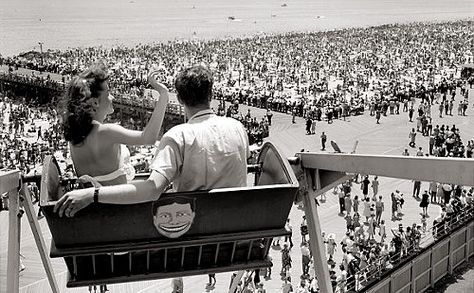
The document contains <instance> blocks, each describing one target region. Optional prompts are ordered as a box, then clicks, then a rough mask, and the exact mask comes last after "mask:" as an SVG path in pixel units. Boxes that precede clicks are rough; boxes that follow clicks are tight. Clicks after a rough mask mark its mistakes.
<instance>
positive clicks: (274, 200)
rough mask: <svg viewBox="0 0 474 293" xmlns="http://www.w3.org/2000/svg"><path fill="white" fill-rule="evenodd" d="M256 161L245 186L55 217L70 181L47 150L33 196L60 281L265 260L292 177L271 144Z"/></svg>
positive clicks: (187, 271)
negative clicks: (58, 262) (63, 275)
mask: <svg viewBox="0 0 474 293" xmlns="http://www.w3.org/2000/svg"><path fill="white" fill-rule="evenodd" d="M257 161H258V164H259V166H260V167H259V171H258V172H257V174H255V186H252V187H238V188H220V189H213V190H204V191H193V192H180V193H164V194H162V195H161V196H160V198H159V200H157V201H155V202H147V203H140V204H129V205H114V204H100V203H99V204H91V205H89V206H88V207H86V208H84V209H83V210H81V211H79V212H78V213H77V214H76V215H75V216H74V217H72V218H66V217H63V218H60V217H59V216H58V215H57V214H56V213H54V212H53V206H54V204H55V202H56V201H57V200H58V199H59V198H60V197H61V195H62V194H63V193H64V191H65V189H66V187H67V185H68V184H70V183H71V182H70V181H68V180H60V172H59V169H58V166H57V163H56V162H55V160H54V158H53V157H50V156H48V157H46V158H45V161H44V166H43V174H42V181H41V200H40V204H41V208H42V210H43V212H44V214H45V217H46V219H47V222H48V226H49V228H50V230H51V235H52V245H51V252H50V255H51V257H64V258H65V261H66V264H67V266H68V269H69V272H70V276H71V278H70V280H69V282H68V286H83V285H88V284H96V283H97V284H100V282H107V283H114V282H127V281H132V280H142V279H154V278H162V277H171V276H178V275H179V276H183V275H193V274H200V273H203V272H204V271H203V270H206V271H212V272H222V271H231V270H238V269H245V268H259V267H268V266H271V262H270V261H269V260H268V259H267V256H268V250H269V247H270V244H271V240H272V238H273V237H280V236H285V235H288V234H289V232H288V231H286V230H285V223H286V219H287V217H288V215H289V212H290V209H291V207H292V203H293V201H294V199H295V194H296V191H297V189H298V182H297V180H296V177H295V176H294V174H293V172H292V170H291V167H290V166H289V163H288V162H287V160H284V159H282V157H281V156H280V153H279V152H278V150H277V149H276V148H275V147H274V146H273V145H272V144H270V143H265V144H264V145H263V146H262V149H261V152H260V155H259V158H258V160H257ZM124 276H128V278H125V277H124ZM130 276H133V277H130Z"/></svg>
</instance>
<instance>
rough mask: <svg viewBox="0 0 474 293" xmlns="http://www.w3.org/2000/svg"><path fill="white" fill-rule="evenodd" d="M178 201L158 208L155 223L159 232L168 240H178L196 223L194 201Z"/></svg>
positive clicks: (154, 217)
mask: <svg viewBox="0 0 474 293" xmlns="http://www.w3.org/2000/svg"><path fill="white" fill-rule="evenodd" d="M186 201H187V202H183V201H182V200H178V202H176V201H175V202H172V203H168V204H164V205H160V206H158V208H157V209H156V212H155V213H154V216H153V223H154V224H155V227H156V229H157V230H158V232H159V233H160V234H161V235H163V236H165V237H167V238H178V237H180V236H182V235H184V234H185V233H186V232H188V231H189V229H190V228H191V226H192V224H193V221H194V216H195V213H194V210H193V204H192V200H186Z"/></svg>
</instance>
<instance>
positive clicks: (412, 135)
mask: <svg viewBox="0 0 474 293" xmlns="http://www.w3.org/2000/svg"><path fill="white" fill-rule="evenodd" d="M408 138H409V139H410V143H409V144H408V145H409V146H411V147H412V148H414V147H415V145H416V144H415V138H416V131H415V128H412V129H411V132H410V133H409V134H408Z"/></svg>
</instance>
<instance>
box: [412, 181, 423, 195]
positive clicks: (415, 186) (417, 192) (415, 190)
mask: <svg viewBox="0 0 474 293" xmlns="http://www.w3.org/2000/svg"><path fill="white" fill-rule="evenodd" d="M420 187H421V181H419V180H413V197H415V198H420Z"/></svg>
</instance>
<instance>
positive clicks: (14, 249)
mask: <svg viewBox="0 0 474 293" xmlns="http://www.w3.org/2000/svg"><path fill="white" fill-rule="evenodd" d="M16 178H17V181H16V184H18V175H17V177H16ZM19 217H20V209H19V202H18V196H17V194H16V191H9V192H8V260H7V292H11V293H16V292H18V291H19V278H20V275H19V268H20V234H21V233H20V231H21V221H20V218H19Z"/></svg>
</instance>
